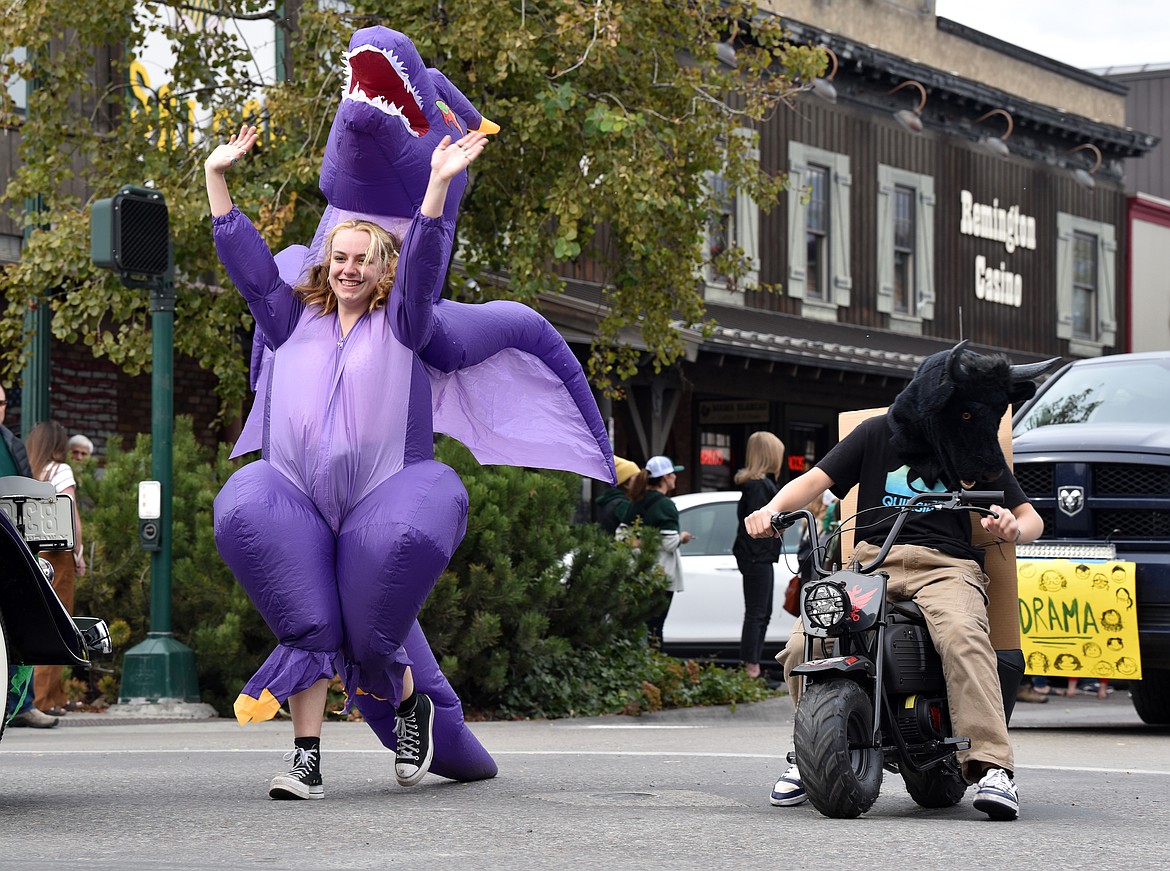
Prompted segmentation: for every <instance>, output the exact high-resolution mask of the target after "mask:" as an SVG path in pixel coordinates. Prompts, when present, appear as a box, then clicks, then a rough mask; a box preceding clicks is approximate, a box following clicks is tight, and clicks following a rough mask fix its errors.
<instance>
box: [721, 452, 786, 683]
mask: <svg viewBox="0 0 1170 871" xmlns="http://www.w3.org/2000/svg"><path fill="white" fill-rule="evenodd" d="M783 468H784V442H782V441H780V439H779V438H778V437H777V436H776V435H775V434H774V433H770V432H766V431H764V430H761V431H759V432H754V433H752V434H751V435H750V436H748V441H747V461H746V462H745V463H744V467H743V468H742V469H740V470H739V471H738V472H736V473H735V484H736V486H737V487H739V489H740V497H739V503H738V505H737V507H736V516H737V517H738V518H739V522H738V523H737V524H736V532H735V544H734V545H732V548H731V552H732V553H733V554H734V555H735V563H736V565H737V566H738V567H739V573H740V575H742V576H743V629H742V631H741V632H740V640H739V658H740V661H741V662H742V663H743V668H744V671H745V672H746V673H747V675H748V677H759V676H760V658H761V657H762V655H763V652H764V636H765V635H767V632H768V624H769V623H770V622H771V620H772V606H773V601H772V600H773V598H774V591H775V588H776V568H775V566H776V562H777V561H778V560H779V559H780V553H781V551H782V550H783V548H784V541H783V540H782V539H779V538H752V537H751V536H750V535H748V531H747V528H746V527H745V526H744V523H743V522H744V519H745V518H746V517H747V516H748V515H749V514H751V513H752V512H753V511H755V510H756V509H757V508H762V507H763V506H764V505H767V504H768V501H769V500H770V499H771V498H772V497H773V496H775V495H776V493H777V491H779V489H780V484H779V483H778V482H779V478H780V471H781V469H783Z"/></svg>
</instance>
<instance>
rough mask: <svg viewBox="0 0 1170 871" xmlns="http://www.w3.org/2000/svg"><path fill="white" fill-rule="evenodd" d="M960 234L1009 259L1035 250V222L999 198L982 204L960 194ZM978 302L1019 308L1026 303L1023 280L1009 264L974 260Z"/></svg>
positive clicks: (980, 256) (966, 193)
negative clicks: (999, 249)
mask: <svg viewBox="0 0 1170 871" xmlns="http://www.w3.org/2000/svg"><path fill="white" fill-rule="evenodd" d="M959 206H960V209H959V232H960V233H962V234H963V235H964V236H974V237H976V238H977V239H987V240H988V241H990V242H995V243H996V244H997V246H1002V247H1003V254H1004V255H1005V256H1009V257H1010V255H1012V254H1014V253H1015V252H1016V251H1017V250H1024V251H1035V250H1036V219H1035V218H1034V217H1032V216H1031V215H1025V214H1024V213H1023V212H1021V211H1020V207H1019V206H1018V205H1015V204H1013V205H1011V206H1008V207H1006V208H1005V207H1004V206H1002V205H1000V202H999V198H998V197H996V198H994V199H992V201H991V202H990V203H979V202H976V201H975V196H974V195H973V194H972V193H971V192H970V191H966V190H965V191H960V192H959ZM974 267H975V298H976V299H981V300H984V301H985V302H993V303H998V304H1000V305H1008V306H1012V307H1013V308H1019V307H1020V306H1021V305H1022V304H1023V301H1024V280H1023V278H1022V277H1020V275H1019V273H1017V272H1014V271H1013V270H1011V269H1010V268H1008V260H1005V259H1002V258H1001V257H1000V256H996V255H992V256H991V257H990V258H989V257H987V256H986V255H984V254H977V255H976V256H975V263H974Z"/></svg>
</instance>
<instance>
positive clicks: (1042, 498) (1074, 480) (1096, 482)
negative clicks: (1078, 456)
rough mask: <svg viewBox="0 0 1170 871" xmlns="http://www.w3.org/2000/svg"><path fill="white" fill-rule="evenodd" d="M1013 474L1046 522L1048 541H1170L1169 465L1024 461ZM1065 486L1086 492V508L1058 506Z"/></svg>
mask: <svg viewBox="0 0 1170 871" xmlns="http://www.w3.org/2000/svg"><path fill="white" fill-rule="evenodd" d="M1015 473H1016V478H1017V480H1019V482H1020V486H1021V487H1022V488H1023V490H1024V493H1025V494H1026V495H1027V496H1028V499H1029V501H1031V502H1032V504H1033V506H1035V508H1036V510H1037V512H1039V514H1040V516H1041V517H1042V518H1043V520H1044V535H1043V537H1044V538H1046V539H1053V538H1076V539H1082V540H1084V539H1096V540H1101V541H1136V540H1142V541H1149V540H1150V539H1162V540H1166V539H1170V466H1143V465H1140V464H1134V463H1097V464H1093V463H1071V462H1070V463H1061V464H1058V463H1020V464H1019V465H1017V466H1016V468H1015ZM1063 487H1080V488H1082V491H1083V493H1084V506H1083V508H1081V509H1080V510H1079V511H1077V512H1074V514H1073V515H1067V514H1065V513H1064V512H1063V511H1061V510H1059V507H1058V505H1057V491H1058V489H1060V488H1063ZM1126 503H1132V504H1129V505H1127V504H1126Z"/></svg>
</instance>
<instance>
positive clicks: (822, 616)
mask: <svg viewBox="0 0 1170 871" xmlns="http://www.w3.org/2000/svg"><path fill="white" fill-rule="evenodd" d="M848 613H849V594H848V593H846V592H845V590H844V589H842V588H841V587H839V586H837V585H836V584H831V583H829V582H827V581H821V582H818V583H813V584H809V585H808V586H807V587H805V591H804V616H805V619H807V620H808V622H809V624H810V625H811V626H813V627H815V628H817V629H822V630H825V631H828V630H830V629H832V628H833V627H835V626H838V625H840V624H841V623H842V622H844V620H845V615H846V614H848Z"/></svg>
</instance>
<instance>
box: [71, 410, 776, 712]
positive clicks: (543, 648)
mask: <svg viewBox="0 0 1170 871" xmlns="http://www.w3.org/2000/svg"><path fill="white" fill-rule="evenodd" d="M228 452H229V451H228V449H227V448H226V447H222V446H221V448H220V450H219V452H218V453H217V454H215V455H214V456H213V455H212V453H211V452H210V451H209V450H208V449H206V448H204V447H202V446H200V445H199V444H198V443H197V442H196V441H195V438H194V434H193V431H192V425H191V421H190V419H189V418H183V417H180V418H177V419H176V422H175V432H174V451H173V453H174V471H173V479H174V510H173V517H174V533H173V536H174V537H173V569H172V608H171V610H172V627H173V632H174V635H175V638H176V639H178V640H179V641H181V642H182V643H184V644H186V645H188V646H189V647H191V648H192V649H193V650H194V652H195V663H196V670H197V677H198V681H199V687H200V691H201V695H202V697H203V700H204V701H205V702H207V703H209V704H211V705H213V706H214V707H215V708H216V710H217V711H219V712H220V713H221V714H223V715H230V712H231V706H232V702H233V701H234V700H235V698H236V695H237V694H238V693H239V690H240V689H241V687H242V686H243V685H244V683H245V682H246V681H247V680H248V678H250V677H251V676H252V674H253V673H254V672H255V670H256V669H257V668H258V667H259V665H260V663H261V662H262V661H263V660H264V658H265V657H266V656H267V655H268V653H269V652H270V651H271V650H272V648H273V646H274V643H275V642H274V639H273V636H272V633H271V631H270V630H269V629H268V628H267V626H265V624H264V622H263V620H262V619H261V617H260V615H259V613H258V612H257V611H256V610H255V608H253V607H252V604H251V603H250V602H249V601H248V598H247V596H246V595H245V594H244V592H243V590H242V589H241V588H240V586H239V585H238V584H237V583H236V581H235V579H234V578H233V577H232V575H231V573H230V572H229V571H228V569H227V566H226V565H225V564H224V563H223V561H222V560H221V559H220V557H219V554H218V552H217V551H216V547H215V540H214V534H213V528H212V502H213V500H214V498H215V495H216V494H217V493H218V492H219V489H220V488H221V487H222V486H223V483H224V482H225V481H226V480H227V478H228V477H229V476H230V475H231V473H232V472H233V471H235V469H236V468H238V467H239V465H240V464H239V463H238V462H236V461H232V460H229V459H228ZM436 456H437V458H438V459H439V460H441V461H442V462H445V463H447V464H448V465H450V466H451V467H452V468H454V469H455V471H456V472H458V473H459V475H460V477H461V478H462V479H463V482H464V485H465V486H466V488H467V491H468V495H469V498H470V512H469V517H468V528H467V535H466V538H465V539H464V541H463V543H462V545H461V546H460V547H459V549H458V551H457V552H456V554H455V556H454V557H453V559H452V560H451V564H450V566H448V568H447V571H445V572H444V573H443V575H442V576H441V577H440V578H439V580H438V583H437V584H436V586H435V589H434V591H433V592H432V594H431V596H430V598H429V600H428V601H427V603H426V605H425V606H424V608H423V611H422V614H421V615H420V622H421V624H422V626H423V629H424V631H425V632H426V634H427V638H428V640H429V641H430V643H431V646H432V648H433V650H434V651H435V655H436V657H437V658H438V659H439V663H440V665H441V666H442V668H443V671H444V673H445V674H446V675H447V677H448V679H449V680H450V681H451V683H452V685H453V686H454V687H455V689H456V691H457V692H459V694H460V696H461V697H462V698H463V700H464V704H465V705H466V706H467V707H468V708H469V709H473V710H478V711H480V712H482V713H484V714H486V715H489V716H490V715H504V716H512V717H528V716H548V717H560V716H570V715H572V714H593V713H603V712H616V711H628V712H638V711H644V710H653V709H656V708H658V707H662V706H672V705H679V704H710V703H726V702H732V701H735V700H737V699H739V700H748V699H752V698H755V697H757V695H758V693H759V691H760V685H759V683H758V682H744V680H743V679H742V678H741V677H740V676H739V674H738V672H734V673H733V672H723V671H722V670H720V669H717V668H714V667H712V666H698V665H696V664H693V663H690V664H680V663H678V662H677V660H673V659H671V658H669V657H665V656H662V655H661V654H658V653H656V652H654V651H652V650H650V648H649V647H648V645H647V642H646V630H645V623H646V619H647V617H648V616H649V615H650V614H651V612H652V611H653V610H654V608H655V606H656V602H655V596H656V594H657V593H658V592H660V591H661V590H663V589H665V588H666V585H667V581H666V578H665V576H664V575H663V574H662V572H661V570H660V569H659V568H658V567H657V564H656V562H655V557H654V554H653V553H639V552H637V551H635V550H633V549H631V548H630V547H629V546H628V545H627V544H624V543H622V542H615V541H614V540H613V539H612V538H611V537H609V536H608V535H606V534H605V533H604V532H603V531H602V530H601V528H600V527H598V526H596V525H595V524H592V523H584V524H574V523H573V517H574V513H575V511H576V509H577V507H578V503H579V500H580V494H581V479H580V478H579V477H578V476H576V475H571V474H568V473H558V472H547V471H532V470H527V469H517V468H512V467H507V466H480V465H479V464H478V463H477V462H476V461H475V459H474V458H473V457H472V456H471V454H470V452H468V451H467V450H466V449H465V448H464V447H463V446H462V445H460V444H459V443H458V442H456V441H454V440H451V439H445V438H443V439H439V441H438V443H437V446H436ZM150 460H151V457H150V438H149V436H139V437H138V439H137V441H136V442H135V444H134V447H133V448H132V449H130V450H124V449H123V448H122V445H121V444H120V442H119V441H118V440H117V439H111V440H110V442H109V445H108V453H107V456H106V464H105V467H104V469H103V471H102V473H101V474H100V475H99V474H96V469H95V468H94V467H93V466H92V464H84V465H83V466H82V467H81V468H80V469H79V470H78V471H79V475H78V488H79V494H80V499H79V505H80V507H81V513H82V523H83V525H84V533H85V534H84V540H85V542H86V547H87V549H92V559H91V560H90V570H89V573H88V574H87V575H86V576H85V577H83V578H79V579H78V585H77V595H76V598H77V609H78V613H89V614H93V615H95V616H100V617H103V618H105V619H106V620H107V621H108V622H110V623H111V625H116V626H118V628H119V631H118V635H119V641H120V642H122V643H120V644H119V646H118V650H119V652H120V653H124V652H125V649H126V648H127V647H129V646H131V645H134V644H137V643H138V642H140V641H142V640H143V639H144V638H145V637H146V634H147V632H148V631H150V629H151V627H150V625H149V620H150V555H149V554H148V553H147V552H145V551H143V550H142V549H141V547H140V546H139V544H138V535H137V529H138V519H137V491H138V482H139V481H141V480H144V479H148V478H150V477H152V476H151V474H150V466H151V462H150ZM273 535H279V530H275V529H274V530H273ZM103 665H104V663H103ZM120 668H121V658H120V657H118V658H117V660H116V662H115V664H114V673H113V674H106V675H105V676H104V677H102V678H101V679H100V680H99V681H98V686H99V688H100V689H101V691H102V694H103V695H104V696H105V697H106V698H107V699H108V700H110V701H114V700H116V694H117V679H118V676H119V674H118V673H119V671H120ZM331 701H333V702H336V701H337V700H336V699H335V698H334V699H331Z"/></svg>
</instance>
